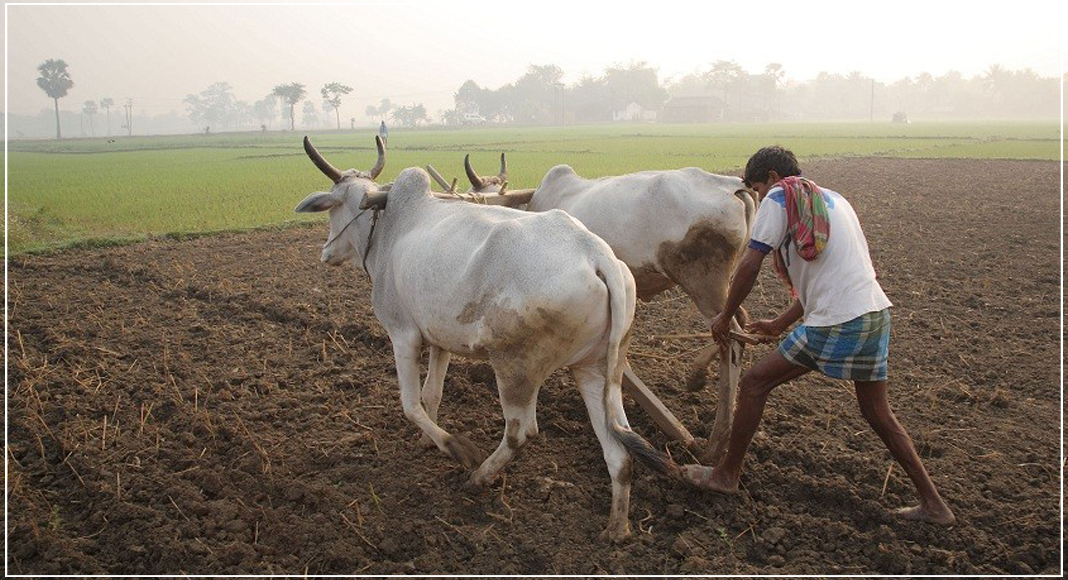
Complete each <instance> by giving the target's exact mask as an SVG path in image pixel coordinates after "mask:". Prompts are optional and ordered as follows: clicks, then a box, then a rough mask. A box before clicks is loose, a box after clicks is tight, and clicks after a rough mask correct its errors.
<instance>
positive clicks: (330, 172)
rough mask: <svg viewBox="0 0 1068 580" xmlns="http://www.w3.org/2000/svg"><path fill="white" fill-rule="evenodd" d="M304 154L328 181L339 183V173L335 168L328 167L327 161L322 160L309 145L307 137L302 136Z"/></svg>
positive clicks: (313, 147)
mask: <svg viewBox="0 0 1068 580" xmlns="http://www.w3.org/2000/svg"><path fill="white" fill-rule="evenodd" d="M304 152H305V153H307V154H308V157H311V160H312V163H314V164H315V166H316V167H318V168H319V171H322V172H323V173H324V174H325V175H326V176H327V177H329V178H330V181H333V182H334V183H337V182H339V181H341V171H339V170H338V168H337V167H334V166H333V165H330V162H329V161H327V160H326V159H323V156H322V155H320V154H319V152H318V151H317V150H316V149H315V146H313V145H312V144H311V140H310V139H308V136H307V135H305V136H304Z"/></svg>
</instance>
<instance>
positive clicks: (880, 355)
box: [779, 308, 890, 381]
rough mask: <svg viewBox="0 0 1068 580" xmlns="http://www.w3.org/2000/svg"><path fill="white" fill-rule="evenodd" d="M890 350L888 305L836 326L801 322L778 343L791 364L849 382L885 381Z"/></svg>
mask: <svg viewBox="0 0 1068 580" xmlns="http://www.w3.org/2000/svg"><path fill="white" fill-rule="evenodd" d="M889 352H890V309H889V308H884V309H882V310H879V311H876V312H869V313H867V314H862V315H860V316H858V317H856V318H854V319H853V320H850V321H848V322H843V323H842V324H836V325H834V326H805V325H803V324H802V325H800V326H798V327H797V328H795V329H794V330H793V332H791V333H790V334H789V335H787V336H786V338H785V339H783V341H782V343H781V344H779V353H780V354H782V356H783V358H785V359H786V360H788V361H790V362H791V363H793V364H795V365H798V366H803V367H807V368H810V369H812V370H814V371H820V372H821V373H823V374H825V375H827V376H829V377H834V378H836V379H847V380H850V381H885V380H886V359H887V356H888V354H889Z"/></svg>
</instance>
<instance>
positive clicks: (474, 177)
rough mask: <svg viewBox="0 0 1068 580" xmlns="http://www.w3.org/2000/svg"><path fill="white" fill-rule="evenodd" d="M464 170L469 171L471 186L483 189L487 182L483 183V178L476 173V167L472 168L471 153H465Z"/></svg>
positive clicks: (468, 177)
mask: <svg viewBox="0 0 1068 580" xmlns="http://www.w3.org/2000/svg"><path fill="white" fill-rule="evenodd" d="M464 171H466V172H467V179H469V180H471V187H473V188H475V190H476V191H477V190H479V189H482V188H483V187H485V184H484V183H482V178H481V177H479V176H478V174H477V173H475V170H474V169H471V154H470V153H468V154H467V155H464Z"/></svg>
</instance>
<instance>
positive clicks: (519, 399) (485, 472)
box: [467, 373, 541, 486]
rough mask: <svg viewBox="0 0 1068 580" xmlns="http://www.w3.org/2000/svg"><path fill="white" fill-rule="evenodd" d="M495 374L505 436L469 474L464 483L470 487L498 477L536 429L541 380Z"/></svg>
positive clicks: (487, 482) (484, 483)
mask: <svg viewBox="0 0 1068 580" xmlns="http://www.w3.org/2000/svg"><path fill="white" fill-rule="evenodd" d="M496 375H497V390H498V392H499V393H500V396H501V408H502V409H503V411H504V437H502V438H501V444H500V445H498V446H497V449H496V450H495V451H494V452H493V453H492V454H490V456H489V457H487V458H486V461H484V462H483V463H482V465H480V466H479V468H478V469H477V470H475V472H474V473H472V474H471V479H469V480H468V482H467V483H468V485H470V486H484V485H488V484H490V483H492V482H493V480H495V479H497V474H499V473H500V472H501V469H503V468H504V466H505V465H507V464H508V462H509V461H511V460H512V458H513V457H515V454H516V452H517V451H519V449H520V448H522V447H523V446H524V445H526V443H527V440H528V437H529V434H530V429H531V426H532V425H533V426H534V427H533V428H534V429H535V430H536V429H537V424H536V423H535V415H536V409H537V401H538V387H539V386H541V381H540V380H539V381H537V382H535V381H533V380H531V379H530V378H529V377H527V376H522V377H517V378H514V379H513V378H510V377H506V376H502V375H501V373H496Z"/></svg>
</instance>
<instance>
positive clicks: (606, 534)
mask: <svg viewBox="0 0 1068 580" xmlns="http://www.w3.org/2000/svg"><path fill="white" fill-rule="evenodd" d="M600 538H601V540H608V541H609V542H612V543H613V544H619V543H621V542H625V541H626V540H627V539H628V538H630V522H628V521H626V520H624V522H623V525H613V524H608V527H607V528H605V530H604V531H603V532H601V535H600Z"/></svg>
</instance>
